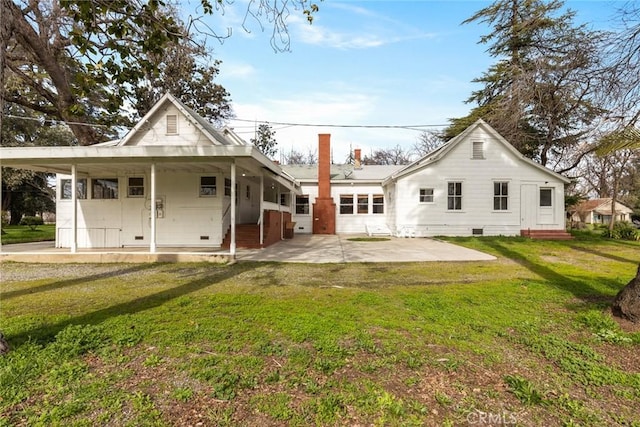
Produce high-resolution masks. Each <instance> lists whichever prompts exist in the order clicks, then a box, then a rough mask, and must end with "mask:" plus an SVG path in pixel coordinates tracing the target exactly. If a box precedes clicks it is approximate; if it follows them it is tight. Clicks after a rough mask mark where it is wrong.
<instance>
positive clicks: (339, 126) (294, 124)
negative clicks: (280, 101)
mask: <svg viewBox="0 0 640 427" xmlns="http://www.w3.org/2000/svg"><path fill="white" fill-rule="evenodd" d="M229 121H238V122H250V123H260V124H268V125H278V126H292V127H293V126H299V127H325V128H352V129H353V128H360V129H409V130H418V131H421V130H424V129H422V128H427V127H445V126H449V125H448V124H423V125H337V124H313V123H291V122H271V121H261V120H249V119H230V120H229Z"/></svg>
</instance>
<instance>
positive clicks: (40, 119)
mask: <svg viewBox="0 0 640 427" xmlns="http://www.w3.org/2000/svg"><path fill="white" fill-rule="evenodd" d="M4 116H5V117H11V118H12V119H22V120H31V121H34V122H41V123H53V124H62V123H64V124H67V125H78V126H91V127H98V128H108V127H109V126H107V125H99V124H97V123H83V122H68V121H66V120H54V119H43V118H38V117H27V116H16V115H13V114H5V115H4Z"/></svg>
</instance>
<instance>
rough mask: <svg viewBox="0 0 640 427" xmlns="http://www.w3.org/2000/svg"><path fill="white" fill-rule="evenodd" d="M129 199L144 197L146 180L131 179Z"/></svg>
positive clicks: (140, 178) (128, 188) (128, 189)
mask: <svg viewBox="0 0 640 427" xmlns="http://www.w3.org/2000/svg"><path fill="white" fill-rule="evenodd" d="M127 197H144V178H142V177H133V176H132V177H130V178H129V182H128V186H127Z"/></svg>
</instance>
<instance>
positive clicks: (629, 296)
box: [611, 265, 640, 323]
mask: <svg viewBox="0 0 640 427" xmlns="http://www.w3.org/2000/svg"><path fill="white" fill-rule="evenodd" d="M611 310H612V311H613V314H614V315H615V316H618V317H622V318H625V319H627V320H630V321H632V322H633V323H640V265H638V272H637V273H636V277H634V278H633V279H631V281H630V282H629V283H627V285H626V286H625V287H624V288H622V289H621V290H620V292H618V295H616V298H615V300H614V301H613V306H612V307H611Z"/></svg>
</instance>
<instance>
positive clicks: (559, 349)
mask: <svg viewBox="0 0 640 427" xmlns="http://www.w3.org/2000/svg"><path fill="white" fill-rule="evenodd" d="M450 240H453V241H455V242H457V243H458V244H461V245H464V246H468V247H472V248H474V249H478V250H482V251H485V252H488V253H491V254H493V255H495V256H497V257H498V259H497V261H493V262H466V263H401V264H367V263H363V264H327V265H311V264H307V265H301V264H278V263H238V264H234V265H229V266H219V265H209V264H206V265H205V264H140V265H119V264H111V265H108V264H107V265H104V264H103V265H65V266H56V265H35V264H34V265H29V264H10V263H7V264H4V265H3V266H2V268H3V282H2V290H1V294H0V300H1V301H2V315H1V317H0V329H1V330H2V331H3V332H4V333H5V335H6V336H7V338H8V339H9V341H10V343H11V345H12V347H13V350H12V352H11V353H9V355H7V356H5V357H4V358H0V396H2V399H1V400H0V426H5V425H14V424H26V425H49V424H51V425H77V426H83V425H96V424H111V425H187V424H192V425H195V424H197V423H198V422H201V423H203V424H204V425H221V426H223V425H234V426H235V425H349V424H362V425H365V424H366V425H385V426H386V425H392V426H393V425H403V426H404V425H408V426H411V425H416V426H418V425H461V424H469V423H470V422H474V423H478V422H480V421H482V420H493V421H492V422H494V423H498V422H499V421H500V420H502V421H503V422H508V423H510V424H513V423H517V424H518V425H530V426H535V425H616V424H620V425H632V426H633V425H635V426H638V425H640V415H638V412H637V406H638V404H640V374H639V373H638V371H637V365H638V354H639V352H638V350H639V349H640V348H639V346H640V333H639V332H638V331H639V330H640V329H638V328H635V329H634V328H632V327H629V326H628V325H626V324H624V325H623V326H624V327H621V326H620V324H619V323H618V322H617V321H616V320H614V319H613V318H612V317H611V316H610V314H609V312H608V310H607V308H608V304H609V303H610V301H611V299H612V298H613V296H614V295H615V294H616V293H617V291H618V290H619V289H620V288H621V287H622V286H624V284H625V283H626V282H627V281H628V280H629V279H630V278H631V277H632V276H633V275H634V274H635V270H636V268H637V264H638V262H639V258H638V254H639V253H640V251H639V250H640V243H638V242H615V241H608V240H601V239H596V238H593V237H588V238H587V237H585V238H582V237H580V238H578V239H576V240H574V241H570V242H536V241H530V240H526V239H521V238H457V239H450ZM327 284H330V285H331V286H327Z"/></svg>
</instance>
